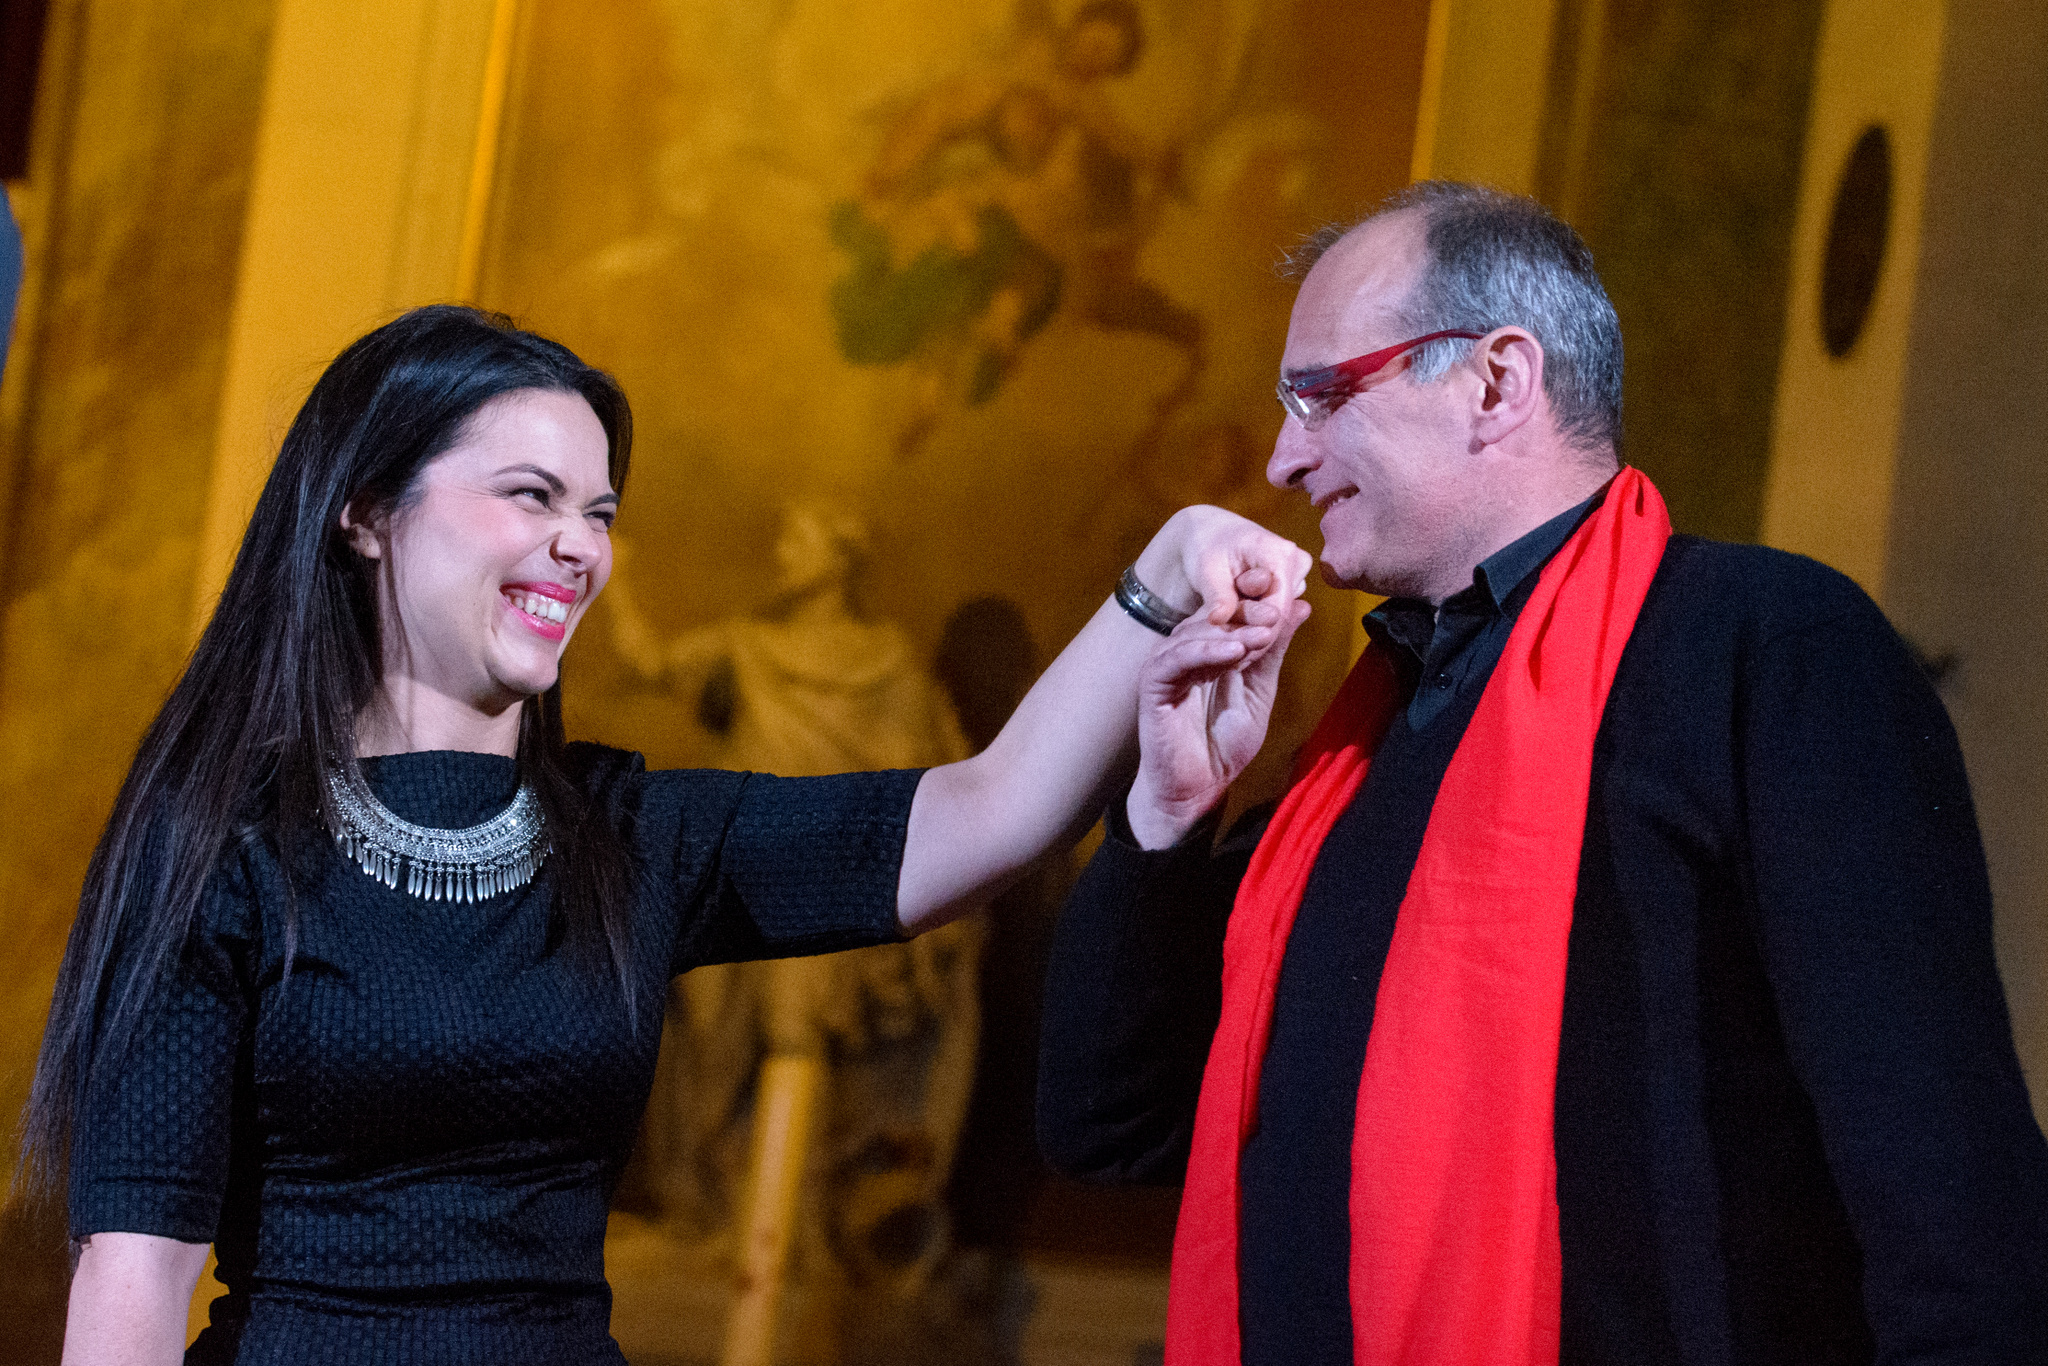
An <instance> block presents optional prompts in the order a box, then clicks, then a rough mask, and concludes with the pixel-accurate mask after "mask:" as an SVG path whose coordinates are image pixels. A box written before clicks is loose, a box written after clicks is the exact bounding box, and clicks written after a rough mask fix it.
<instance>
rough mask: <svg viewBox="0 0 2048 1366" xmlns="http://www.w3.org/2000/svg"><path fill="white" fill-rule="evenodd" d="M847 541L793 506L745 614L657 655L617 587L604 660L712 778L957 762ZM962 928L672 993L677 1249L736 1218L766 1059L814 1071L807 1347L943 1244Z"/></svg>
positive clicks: (725, 974) (855, 537)
mask: <svg viewBox="0 0 2048 1366" xmlns="http://www.w3.org/2000/svg"><path fill="white" fill-rule="evenodd" d="M871 554H872V549H871V546H870V536H869V531H868V528H867V526H866V525H865V524H864V522H863V521H862V520H861V519H859V518H857V517H855V516H853V515H851V514H850V513H847V512H845V511H843V510H841V509H838V508H835V507H832V506H829V505H826V504H820V503H800V504H797V505H794V506H792V507H790V508H789V509H787V510H786V511H785V513H784V515H783V519H782V527H781V533H780V535H779V536H778V537H777V539H776V542H775V567H776V582H775V589H774V593H773V596H772V597H771V599H770V601H769V602H768V604H767V605H766V606H765V607H763V608H762V609H761V610H760V611H759V612H757V613H755V614H753V615H751V616H748V617H744V618H740V619H738V620H733V621H727V622H720V623H717V624H715V625H712V626H708V627H704V628H701V629H698V630H694V631H688V632H684V633H682V634H680V635H677V636H674V637H670V638H667V639H663V638H661V637H660V636H659V635H658V634H657V633H656V632H655V630H654V629H653V628H652V627H651V626H650V625H649V624H648V623H647V621H646V620H645V617H644V614H643V613H642V612H641V610H640V608H639V606H638V604H637V602H636V601H635V600H634V598H633V596H632V595H631V593H630V592H625V591H622V590H626V589H628V588H629V586H630V585H629V579H630V575H621V576H620V577H619V578H617V579H615V581H614V583H613V586H612V591H611V593H610V595H608V596H607V598H606V602H607V603H608V604H609V608H610V620H611V626H612V637H613V643H614V645H615V647H616V648H617V649H618V650H619V652H620V653H621V654H622V655H623V656H624V657H625V658H626V659H627V661H628V662H629V663H631V664H632V665H633V667H634V668H635V669H636V670H637V671H638V672H639V673H640V674H641V675H642V676H643V677H644V678H646V679H648V680H650V681H653V682H656V683H659V684H661V685H663V686H664V687H665V688H667V689H669V690H670V691H672V693H673V694H674V695H675V696H677V697H678V698H679V699H681V700H682V702H683V706H682V707H681V708H680V710H681V711H682V712H683V713H684V714H685V715H688V716H690V717H693V718H694V719H695V720H696V722H697V724H698V725H700V726H701V727H703V728H704V729H705V730H706V731H707V732H708V733H709V736H710V744H709V746H708V747H707V748H708V753H709V755H710V757H711V760H712V762H714V763H715V764H717V766H719V767H721V768H730V769H737V770H742V771H752V772H761V773H773V774H777V775H779V776H782V777H790V778H794V777H808V776H813V775H819V774H828V773H844V772H849V771H853V770H880V769H903V768H922V767H927V766H930V765H934V764H943V763H949V762H952V761H954V760H957V759H960V758H963V757H965V755H966V753H967V745H966V742H965V740H963V739H962V737H961V734H960V728H959V725H958V724H957V723H956V721H955V719H954V717H953V713H952V709H951V707H950V706H949V705H948V703H947V699H946V695H945V693H944V692H943V690H942V689H941V688H940V687H939V685H938V683H937V682H936V681H935V680H934V679H933V678H932V677H931V676H930V675H929V674H928V673H927V672H926V671H925V669H924V668H923V667H922V666H921V665H920V664H919V663H918V661H917V657H916V654H915V651H914V650H913V648H912V646H911V642H910V639H909V637H908V636H906V635H905V634H904V632H903V631H902V629H901V628H900V627H898V626H897V625H896V624H895V623H893V622H887V621H878V620H875V619H873V618H872V617H871V616H870V615H869V614H868V613H867V612H866V610H865V609H864V606H863V603H862V600H861V592H860V583H861V580H862V578H863V574H864V570H865V567H866V564H867V562H868V560H869V558H870V556H871ZM979 935H980V926H979V924H978V922H976V921H974V920H972V919H967V920H960V921H956V922H954V923H953V924H951V925H948V926H945V927H943V928H941V929H938V930H934V931H932V932H931V933H928V934H924V935H920V936H919V937H918V938H916V939H914V940H911V941H910V942H908V943H905V944H887V945H880V946H877V947H874V948H868V949H859V950H855V951H852V952H848V953H839V954H831V955H827V956H824V957H818V958H809V959H786V960H782V961H779V962H770V963H734V964H717V965H711V966H707V967H703V968H700V969H698V970H696V971H694V972H692V973H690V974H689V975H688V976H687V977H683V978H680V979H678V981H677V983H676V986H675V989H674V992H673V1004H674V1006H675V1007H676V1008H675V1009H674V1010H673V1011H672V1013H671V1015H670V1017H669V1024H668V1026H667V1028H668V1035H667V1038H666V1040H665V1042H664V1049H665V1052H664V1055H663V1062H662V1067H663V1073H662V1075H660V1076H659V1077H658V1079H657V1081H656V1085H655V1090H654V1094H653V1096H652V1098H651V1100H650V1101H649V1107H648V1121H647V1126H646V1132H645V1133H644V1135H643V1140H642V1141H643V1145H644V1148H643V1153H642V1160H643V1163H644V1166H645V1169H646V1170H645V1172H644V1174H643V1175H642V1177H641V1180H642V1182H643V1184H644V1185H646V1186H648V1187H651V1189H652V1194H653V1196H654V1199H655V1202H656V1203H657V1204H658V1206H659V1207H660V1210H661V1213H662V1216H663V1218H664V1220H665V1222H667V1223H668V1224H669V1225H670V1226H671V1227H672V1228H674V1229H675V1230H676V1232H677V1233H679V1234H680V1235H681V1236H682V1237H684V1238H685V1239H701V1238H704V1237H706V1236H710V1237H713V1238H717V1239H719V1240H721V1241H726V1240H729V1238H730V1235H731V1234H733V1233H734V1232H736V1228H735V1225H736V1222H737V1219H738V1218H739V1216H740V1215H741V1213H742V1212H743V1211H742V1206H743V1201H742V1200H741V1199H740V1196H741V1194H742V1191H741V1189H740V1187H741V1182H742V1179H743V1177H744V1175H745V1168H744V1163H743V1162H742V1161H741V1159H742V1157H743V1156H744V1150H743V1145H742V1143H741V1142H740V1141H739V1140H740V1139H741V1138H742V1137H743V1136H744V1135H745V1134H746V1133H747V1132H748V1129H749V1127H750V1125H752V1124H753V1123H755V1122H756V1120H755V1103H754V1102H755V1099H756V1095H757V1092H756V1088H755V1085H754V1083H755V1080H756V1078H757V1077H758V1076H759V1075H760V1073H761V1065H762V1062H763V1060H764V1058H766V1057H768V1056H771V1055H774V1054H786V1055H795V1056H806V1057H808V1056H819V1057H822V1058H824V1059H826V1061H827V1067H826V1072H825V1076H824V1078H823V1082H822V1085H823V1091H824V1100H823V1108H824V1110H825V1112H826V1113H825V1119H824V1122H823V1123H822V1124H820V1125H818V1126H817V1130H816V1134H815V1136H814V1137H813V1138H812V1140H811V1142H810V1147H811V1148H812V1150H813V1152H814V1153H815V1154H816V1155H817V1156H816V1158H814V1160H813V1162H812V1163H811V1167H810V1171H811V1176H810V1178H809V1179H811V1180H812V1181H814V1182H816V1183H818V1184H819V1185H820V1186H821V1189H820V1190H818V1191H817V1192H816V1193H815V1196H814V1197H810V1198H806V1199H804V1200H803V1201H802V1202H801V1206H800V1209H801V1215H800V1223H801V1227H800V1228H799V1230H798V1235H797V1236H798V1239H799V1243H800V1248H799V1252H800V1256H799V1262H800V1264H801V1266H802V1271H801V1273H800V1275H799V1277H798V1279H799V1280H801V1281H805V1282H808V1284H802V1285H798V1286H796V1287H795V1289H796V1291H797V1293H798V1295H799V1297H800V1298H802V1299H803V1300H804V1302H805V1303H806V1306H807V1308H808V1310H809V1314H808V1318H809V1324H808V1326H807V1329H806V1332H805V1336H807V1337H811V1338H818V1337H823V1336H830V1335H831V1334H832V1333H833V1331H834V1328H835V1325H834V1324H833V1323H832V1322H830V1320H833V1319H835V1318H836V1317H837V1316H836V1315H835V1313H834V1305H835V1303H836V1302H838V1301H841V1300H843V1299H844V1295H845V1292H848V1291H853V1290H858V1291H860V1292H861V1293H863V1294H872V1293H876V1292H885V1293H892V1294H893V1295H894V1296H895V1297H897V1298H903V1297H907V1296H913V1295H915V1294H916V1293H917V1292H918V1291H919V1290H920V1289H921V1288H922V1286H923V1284H924V1283H925V1281H926V1279H927V1278H928V1276H929V1273H930V1272H931V1270H932V1268H933V1267H934V1266H935V1265H936V1264H937V1262H938V1260H939V1258H940V1257H941V1255H942V1254H943V1253H944V1251H945V1248H946V1246H947V1237H946V1222H947V1221H946V1216H945V1212H944V1207H943V1202H942V1199H941V1197H942V1195H943V1191H944V1187H945V1183H946V1178H947V1175H948V1173H949V1172H950V1171H951V1168H952V1159H953V1152H954V1149H955V1147H956V1145H957V1142H958V1139H959V1134H960V1126H961V1123H962V1121H963V1119H964V1117H965V1111H966V1104H967V1100H968V1096H969V1094H970V1090H971V1087H972V1083H973V1069H974V1056H975V1043H976V1035H977V1028H978V1020H977V1017H976V1006H975V1003H976V990H975V987H976V964H977V953H976V949H977V946H978V942H979Z"/></svg>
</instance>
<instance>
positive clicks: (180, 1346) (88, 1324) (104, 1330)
mask: <svg viewBox="0 0 2048 1366" xmlns="http://www.w3.org/2000/svg"><path fill="white" fill-rule="evenodd" d="M205 1269H206V1244H205V1243H181V1242H179V1241H177V1240H176V1239H174V1238H159V1237H156V1236H155V1235H153V1234H148V1233H95V1234H93V1235H92V1236H91V1237H90V1238H87V1239H86V1240H85V1242H84V1245H83V1246H82V1247H81V1248H80V1249H79V1253H78V1270H76V1271H75V1272H73V1273H72V1275H71V1301H70V1304H69V1306H68V1309H67V1311H66V1314H65V1318H64V1366H103V1364H105V1366H112V1363H120V1364H121V1366H159V1364H160V1366H176V1363H177V1362H180V1361H183V1360H184V1359H185V1319H186V1316H187V1315H188V1314H189V1313H190V1312H191V1307H192V1291H193V1289H194V1287H196V1286H197V1285H198V1284H199V1273H200V1272H201V1271H204V1270H205Z"/></svg>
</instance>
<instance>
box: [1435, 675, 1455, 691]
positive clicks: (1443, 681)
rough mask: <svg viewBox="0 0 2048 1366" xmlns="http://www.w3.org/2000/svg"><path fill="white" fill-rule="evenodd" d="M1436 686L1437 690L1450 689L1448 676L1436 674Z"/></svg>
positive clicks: (1449, 677)
mask: <svg viewBox="0 0 2048 1366" xmlns="http://www.w3.org/2000/svg"><path fill="white" fill-rule="evenodd" d="M1436 685H1437V686H1438V687H1439V688H1448V687H1450V686H1451V676H1450V675H1449V674H1438V675H1437V676H1436Z"/></svg>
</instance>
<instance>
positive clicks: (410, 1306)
mask: <svg viewBox="0 0 2048 1366" xmlns="http://www.w3.org/2000/svg"><path fill="white" fill-rule="evenodd" d="M572 759H573V762H574V763H575V765H576V767H577V769H578V770H579V772H580V773H581V774H582V775H583V781H584V782H585V785H586V788H587V790H589V791H590V792H591V793H592V795H593V796H594V797H595V798H596V799H597V800H598V801H599V802H600V803H601V804H602V806H603V808H604V809H605V810H607V811H608V812H609V813H610V815H611V818H612V819H613V820H615V821H616V822H617V824H618V826H619V828H620V829H621V830H622V831H623V833H624V834H625V836H626V840H627V843H628V845H629V847H630V848H631V849H632V850H633V852H634V854H635V856H636V862H637V870H636V873H637V891H636V898H635V914H634V916H633V919H632V942H631V945H630V953H629V962H628V970H629V976H630V981H629V983H628V987H629V990H630V992H631V995H632V999H633V1002H634V1005H635V1007H636V1011H637V1019H636V1020H635V1021H634V1022H633V1023H632V1024H631V1025H629V1023H628V1018H627V1011H626V1006H625V1000H626V998H625V996H624V995H623V994H622V993H621V992H620V990H619V987H618V984H617V982H616V980H614V979H611V978H609V977H607V976H604V975H601V974H597V973H593V972H591V971H590V970H589V969H587V968H584V967H581V966H579V965H578V964H576V963H574V962H572V961H570V957H569V955H568V954H566V953H564V952H562V951H561V949H560V946H559V945H558V944H557V943H555V942H552V940H551V936H550V923H549V922H550V916H549V907H550V899H551V891H550V888H551V886H552V879H551V878H550V876H549V874H548V873H547V872H545V871H544V872H543V873H542V875H541V877H540V878H539V879H537V880H536V881H535V882H534V883H532V884H530V885H529V886H526V887H523V888H519V889H517V890H515V891H512V892H508V893H504V894H501V895H499V896H496V897H492V898H490V899H488V900H485V901H481V902H478V903H475V904H472V905H456V904H449V903H445V902H429V901H422V900H420V899H418V898H415V897H411V896H408V895H406V894H405V893H404V892H403V891H399V890H392V889H388V888H386V887H385V886H384V885H383V884H382V883H380V882H377V881H375V880H373V879H371V878H369V877H367V876H365V875H364V874H363V873H362V872H361V871H360V870H359V869H358V868H357V867H355V865H353V864H352V863H350V862H348V861H347V860H346V859H345V858H344V857H343V856H342V855H341V854H340V853H339V852H338V851H335V850H333V849H332V847H331V846H329V847H328V848H327V849H324V850H322V851H319V852H318V853H317V854H311V853H308V854H301V855H300V856H298V858H297V861H296V862H295V864H294V878H293V887H292V895H293V897H294V904H295V906H296V911H297V917H298V939H297V944H296V948H295V951H294V955H293V959H292V963H291V972H290V974H289V976H288V977H287V974H286V973H285V962H284V926H285V899H286V895H287V892H286V884H285V879H284V876H283V869H282V868H281V867H280V865H279V862H278V856H277V853H276V851H275V850H273V849H272V848H271V847H270V846H269V845H268V843H267V842H265V841H263V840H261V839H251V840H249V841H248V842H246V843H245V844H244V845H243V846H242V847H241V848H239V849H238V850H237V851H236V852H235V853H234V854H233V855H232V856H231V857H230V858H229V859H227V860H226V861H225V862H224V866H223V867H222V868H221V870H220V872H219V874H218V876H217V877H216V878H215V880H214V883H213V886H212V888H211V891H210V894H209V897H208V900H207V902H206V904H205V906H204V908H203V911H202V915H201V920H200V924H199V925H198V926H197V927H196V929H195V932H194V934H193V936H192V938H191V940H190V942H189V944H188V945H187V948H186V951H185V953H184V954H183V956H182V958H181V960H180V962H179V964H178V967H177V970H176V972H175V973H174V974H173V975H170V976H168V977H167V978H166V980H164V981H163V982H162V983H161V984H160V985H159V987H158V989H157V991H156V992H155V994H154V998H153V1000H152V1003H151V1008H150V1013H149V1015H148V1016H147V1025H146V1027H145V1029H144V1031H143V1032H142V1034H141V1036H140V1038H139V1041H138V1042H137V1044H136V1045H135V1047H134V1048H133V1049H132V1050H131V1051H130V1053H129V1054H128V1055H127V1056H126V1057H125V1058H124V1059H122V1060H120V1062H119V1064H118V1065H116V1066H108V1067H102V1068H100V1069H98V1070H97V1071H96V1073H95V1078H94V1081H93V1084H92V1086H91V1088H90V1090H89V1092H88V1094H87V1096H86V1099H85V1104H84V1107H83V1109H82V1111H81V1113H80V1116H79V1122H78V1124H77V1126H76V1137H75V1139H74V1143H73V1147H72V1154H71V1166H70V1202H71V1230H72V1236H73V1237H83V1236H86V1235H88V1234H92V1233H99V1232H109V1231H126V1232H135V1233H149V1234H156V1235H159V1236H162V1237H169V1238H177V1239H180V1240H183V1241H187V1242H212V1243H214V1245H215V1248H216V1252H217V1255H218V1259H219V1272H218V1275H219V1277H220V1279H221V1281H222V1283H223V1284H224V1285H225V1286H226V1287H227V1288H228V1292H229V1293H228V1294H227V1295H225V1296H222V1297H221V1298H220V1299H218V1300H216V1301H215V1302H214V1305H213V1310H212V1322H211V1326H210V1327H208V1329H207V1330H206V1331H205V1333H203V1334H202V1335H201V1337H200V1339H199V1341H198V1342H197V1343H196V1344H195V1345H194V1347H193V1349H192V1350H191V1352H190V1353H188V1355H187V1361H188V1362H195V1363H226V1362H234V1363H256V1362H263V1363H270V1362H290V1363H292V1366H309V1364H310V1363H316V1362H349V1363H371V1362H390V1363H399V1362H405V1363H421V1364H423V1366H424V1364H425V1363H451V1364H452V1363H483V1362H490V1363H521V1362H548V1363H582V1362H606V1363H616V1362H618V1361H620V1360H622V1358H621V1356H620V1354H619V1351H618V1348H617V1346H616V1345H615V1344H614V1343H613V1341H612V1339H611V1336H610V1332H609V1319H610V1309H611V1294H610V1291H609V1290H608V1288H607V1287H606V1285H605V1280H604V1258H603V1242H604V1229H605V1216H606V1208H607V1204H608V1201H609V1197H610V1194H611V1191H612V1188H613V1186H614V1185H615V1184H616V1182H617V1179H618V1176H619V1173H620V1170H621V1169H622V1167H623V1166H624V1163H625V1160H626V1156H627V1152H628V1149H629V1147H630V1145H631V1143H632V1140H633V1135H634V1131H635V1128H636V1126H637V1124H638V1121H639V1118H640V1112H641V1110H642V1108H643V1107H644V1105H645V1103H646V1099H647V1093H648V1087H649V1085H650V1083H651V1080H652V1077H653V1071H654V1062H655V1054H656V1049H657V1046H658V1043H659V1040H660V1037H661V1014H662V1008H663V1004H664V1001H665V999H666V996H667V989H668V982H669V979H670V977H671V976H672V975H673V974H675V973H678V972H682V971H685V970H687V969H689V968H691V967H693V966H696V965H698V964H703V963H714V962H730V961H737V960H742V959H751V958H768V957H776V956H782V955H790V954H798V953H819V952H827V951H832V950H838V949H847V948H856V947H861V946H865V945H869V944H877V943H883V942H887V941H889V940H892V939H894V938H896V937H897V920H896V884H897V877H898V872H899V869H900V866H901V863H902V855H903V838H904V830H905V826H906V824H907V821H908V818H909V810H910V800H911V796H912V794H913V792H914V791H915V789H916V785H917V780H918V776H919V775H918V774H917V773H915V772H893V773H872V774H847V775H843V776H839V777H832V778H809V779H783V778H773V777H766V776H762V775H753V774H736V773H724V772H715V771H678V772H654V773H650V772H647V771H646V770H645V768H644V766H643V765H642V764H641V762H640V760H639V757H638V756H637V755H627V754H624V753H621V752H619V751H615V750H604V749H600V748H598V747H596V746H572ZM363 772H364V776H365V777H366V778H367V779H368V780H369V783H370V786H371V788H372V790H373V791H375V792H376V794H377V796H378V798H379V799H380V800H381V801H383V802H384V804H385V805H386V806H387V807H389V808H390V809H391V810H392V811H393V812H394V813H396V814H397V815H399V816H401V817H403V818H405V819H407V820H410V821H413V822H415V823H418V824H421V825H428V826H436V827H441V828H459V827H462V826H467V825H472V824H475V823H477V822H479V821H482V820H485V819H488V818H489V817H490V816H492V815H494V814H495V813H497V812H498V811H500V810H502V809H503V808H504V806H505V804H506V803H507V802H508V801H510V800H511V797H512V794H513V792H514V790H515V789H516V786H517V773H516V770H515V766H514V764H513V762H512V761H511V760H510V759H505V758H500V757H497V756H492V755H480V754H459V753H424V754H409V755H401V756H393V757H389V758H384V759H375V760H366V761H364V763H363Z"/></svg>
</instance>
